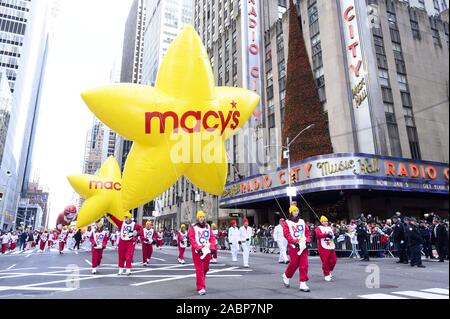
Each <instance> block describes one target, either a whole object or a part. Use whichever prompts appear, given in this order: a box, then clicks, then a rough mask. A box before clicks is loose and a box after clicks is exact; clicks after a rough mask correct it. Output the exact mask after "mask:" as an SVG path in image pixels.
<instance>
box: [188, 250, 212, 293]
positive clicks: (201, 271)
mask: <svg viewBox="0 0 450 319" xmlns="http://www.w3.org/2000/svg"><path fill="white" fill-rule="evenodd" d="M201 256H202V254H197V253H196V252H195V250H192V259H193V261H194V266H195V274H196V278H197V283H196V284H197V291H199V290H202V289H205V288H206V273H207V272H208V271H209V262H210V261H211V254H208V255H206V256H205V258H204V259H203V260H201V259H200V257H201Z"/></svg>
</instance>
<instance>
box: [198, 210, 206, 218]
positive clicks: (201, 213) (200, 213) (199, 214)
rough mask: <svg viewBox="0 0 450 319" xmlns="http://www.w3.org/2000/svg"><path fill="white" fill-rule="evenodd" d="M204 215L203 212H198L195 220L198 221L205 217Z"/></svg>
mask: <svg viewBox="0 0 450 319" xmlns="http://www.w3.org/2000/svg"><path fill="white" fill-rule="evenodd" d="M205 216H206V215H205V212H204V211H202V210H201V211H199V212H197V219H199V218H200V217H205Z"/></svg>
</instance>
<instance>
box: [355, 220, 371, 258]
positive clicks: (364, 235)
mask: <svg viewBox="0 0 450 319" xmlns="http://www.w3.org/2000/svg"><path fill="white" fill-rule="evenodd" d="M356 238H357V239H358V246H359V249H360V250H361V257H363V258H362V259H361V261H370V258H369V248H368V244H369V230H368V229H367V223H366V218H365V217H362V218H361V219H359V220H358V223H357V226H356Z"/></svg>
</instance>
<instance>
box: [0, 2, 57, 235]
mask: <svg viewBox="0 0 450 319" xmlns="http://www.w3.org/2000/svg"><path fill="white" fill-rule="evenodd" d="M46 14H47V2H45V1H30V0H22V1H17V0H14V1H12V0H2V1H0V68H2V69H3V70H4V72H5V74H6V77H7V79H8V82H9V86H10V89H11V92H12V93H13V96H12V97H13V99H12V108H11V113H10V118H9V123H8V132H7V137H6V143H5V146H4V150H3V156H2V157H3V158H2V161H1V163H0V177H1V178H2V181H5V180H8V189H6V194H5V196H4V197H6V200H3V207H2V209H3V211H6V212H7V213H8V214H12V215H13V216H14V215H15V213H16V210H17V203H18V201H19V198H20V193H21V192H22V190H23V186H25V188H26V186H27V185H28V180H27V179H28V176H29V170H30V167H31V157H32V145H33V141H32V140H33V138H34V130H35V127H36V121H37V114H38V105H39V92H40V88H41V84H42V80H43V72H44V68H45V62H46V51H47V47H48V41H47V35H46ZM6 172H11V174H9V177H8V178H6V177H5V174H6ZM12 220H13V222H9V221H8V220H6V221H5V220H4V219H2V221H1V222H0V228H2V229H10V228H12V227H14V221H15V218H12Z"/></svg>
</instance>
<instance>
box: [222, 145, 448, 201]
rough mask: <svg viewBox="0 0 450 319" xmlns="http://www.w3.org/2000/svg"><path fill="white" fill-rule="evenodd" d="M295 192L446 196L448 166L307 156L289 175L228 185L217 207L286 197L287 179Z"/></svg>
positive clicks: (275, 174) (381, 158)
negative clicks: (366, 191) (369, 191)
mask: <svg viewBox="0 0 450 319" xmlns="http://www.w3.org/2000/svg"><path fill="white" fill-rule="evenodd" d="M292 175H294V176H295V181H294V182H292V186H295V187H296V189H297V192H300V193H312V192H320V191H327V190H345V189H374V190H388V191H401V192H411V191H413V192H428V193H436V194H447V195H448V193H449V166H448V164H445V163H437V162H427V161H416V160H408V159H403V158H395V157H386V156H377V155H371V154H359V153H358V154H356V153H336V154H329V155H322V156H316V157H311V158H309V159H306V160H304V161H302V162H299V163H296V164H292V169H291V172H288V170H287V169H286V168H280V169H278V170H277V171H275V172H272V173H270V174H267V175H258V176H254V177H251V178H248V179H246V180H243V181H240V182H238V183H232V184H228V185H227V186H226V188H225V193H224V195H223V196H222V198H221V203H220V204H221V207H222V208H226V207H228V206H229V207H232V206H233V205H237V204H241V203H243V202H249V201H261V200H270V199H273V198H274V197H283V196H286V187H287V186H288V185H289V178H291V176H292Z"/></svg>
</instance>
